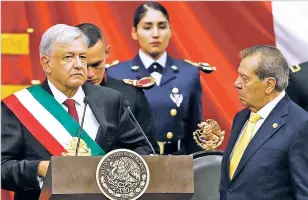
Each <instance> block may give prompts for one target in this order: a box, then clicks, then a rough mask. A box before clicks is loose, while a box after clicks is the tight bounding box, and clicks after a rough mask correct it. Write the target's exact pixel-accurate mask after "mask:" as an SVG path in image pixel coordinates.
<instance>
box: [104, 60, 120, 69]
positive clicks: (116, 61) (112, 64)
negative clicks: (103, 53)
mask: <svg viewBox="0 0 308 200" xmlns="http://www.w3.org/2000/svg"><path fill="white" fill-rule="evenodd" d="M119 63H120V61H118V60H115V61H113V62H112V63H111V64H107V63H106V64H105V67H106V68H109V67H113V66H116V65H117V64H119Z"/></svg>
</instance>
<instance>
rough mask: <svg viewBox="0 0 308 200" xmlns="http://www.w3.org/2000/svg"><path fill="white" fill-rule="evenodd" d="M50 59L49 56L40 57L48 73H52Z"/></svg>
mask: <svg viewBox="0 0 308 200" xmlns="http://www.w3.org/2000/svg"><path fill="white" fill-rule="evenodd" d="M50 61H51V59H50V58H49V57H48V56H41V58H40V63H41V65H42V67H43V70H44V72H45V74H46V75H48V74H50V73H51V66H50Z"/></svg>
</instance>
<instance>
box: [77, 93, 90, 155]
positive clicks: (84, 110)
mask: <svg viewBox="0 0 308 200" xmlns="http://www.w3.org/2000/svg"><path fill="white" fill-rule="evenodd" d="M83 102H84V109H83V114H82V119H81V124H80V127H79V131H78V140H77V145H76V152H75V156H77V155H78V149H79V144H80V138H81V134H82V128H83V122H84V117H85V114H86V109H87V105H88V103H89V102H88V97H87V96H85V97H84V99H83Z"/></svg>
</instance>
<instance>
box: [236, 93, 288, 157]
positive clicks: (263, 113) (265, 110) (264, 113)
mask: <svg viewBox="0 0 308 200" xmlns="http://www.w3.org/2000/svg"><path fill="white" fill-rule="evenodd" d="M285 95H286V92H285V91H282V92H281V93H280V94H279V95H278V96H277V97H276V98H275V99H273V100H272V101H270V102H269V103H267V104H266V105H265V106H263V107H262V108H261V109H260V110H259V111H258V112H257V113H258V114H259V115H260V116H261V119H260V120H258V121H257V122H256V125H255V127H254V129H253V132H252V137H254V136H255V135H256V133H257V131H258V130H259V128H260V127H261V126H262V124H263V122H264V121H265V120H266V118H267V117H268V116H269V114H270V113H271V112H272V110H273V109H274V108H275V107H276V105H277V104H278V103H279V101H280V100H281V99H282V98H283V97H284V96H285ZM247 122H248V120H247V121H246V123H245V125H244V126H243V128H242V130H241V134H240V135H239V136H238V138H237V141H236V144H235V145H234V146H233V150H232V153H231V157H232V156H233V151H234V147H235V146H236V145H237V143H238V142H239V139H240V138H241V136H242V134H243V132H244V130H245V128H246V126H247Z"/></svg>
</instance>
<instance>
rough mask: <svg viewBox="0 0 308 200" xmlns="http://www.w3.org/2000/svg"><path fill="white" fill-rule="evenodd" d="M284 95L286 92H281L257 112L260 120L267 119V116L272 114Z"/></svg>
mask: <svg viewBox="0 0 308 200" xmlns="http://www.w3.org/2000/svg"><path fill="white" fill-rule="evenodd" d="M285 94H286V92H285V91H282V92H281V93H280V94H279V95H278V96H277V97H276V98H275V99H273V100H272V101H270V102H269V103H267V104H266V105H265V106H263V107H262V108H261V109H260V110H259V111H258V112H257V113H258V114H259V115H260V116H261V117H262V119H266V118H267V117H268V115H269V114H270V113H271V112H272V110H273V109H274V108H275V106H276V105H277V104H278V103H279V101H280V100H281V99H282V98H283V97H284V96H285Z"/></svg>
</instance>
